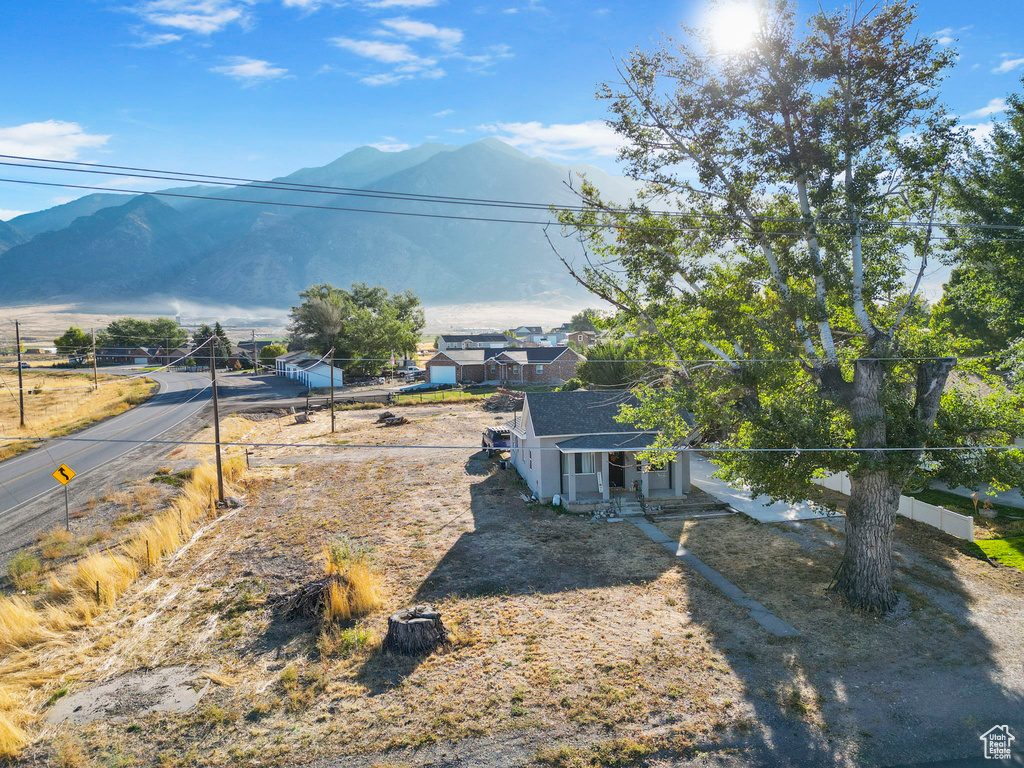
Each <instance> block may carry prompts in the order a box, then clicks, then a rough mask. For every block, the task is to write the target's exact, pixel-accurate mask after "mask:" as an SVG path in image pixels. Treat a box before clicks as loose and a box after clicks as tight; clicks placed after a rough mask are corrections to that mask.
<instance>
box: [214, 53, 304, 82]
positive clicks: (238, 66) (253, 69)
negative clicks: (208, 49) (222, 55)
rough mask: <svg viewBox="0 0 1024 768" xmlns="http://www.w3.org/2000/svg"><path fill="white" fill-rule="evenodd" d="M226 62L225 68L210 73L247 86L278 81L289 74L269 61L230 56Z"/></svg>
mask: <svg viewBox="0 0 1024 768" xmlns="http://www.w3.org/2000/svg"><path fill="white" fill-rule="evenodd" d="M226 61H227V62H228V63H227V64H225V65H224V66H222V67H211V68H210V71H211V72H216V73H218V74H221V75H227V76H228V77H233V78H235V79H236V80H239V81H241V82H244V83H245V84H246V85H255V84H256V83H262V82H265V81H267V80H277V79H279V78H282V77H285V76H286V75H287V74H288V70H287V69H284V68H283V67H275V66H273V65H272V64H271V63H270V62H269V61H263V60H262V59H250V58H249V57H248V56H228V57H227V58H226Z"/></svg>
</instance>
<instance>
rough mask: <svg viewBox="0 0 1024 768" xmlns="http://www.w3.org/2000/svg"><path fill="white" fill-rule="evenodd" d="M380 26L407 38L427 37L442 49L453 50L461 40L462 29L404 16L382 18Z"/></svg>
mask: <svg viewBox="0 0 1024 768" xmlns="http://www.w3.org/2000/svg"><path fill="white" fill-rule="evenodd" d="M381 26H383V27H385V28H387V29H388V30H390V31H392V32H395V33H397V34H399V35H402V36H403V37H405V38H406V39H408V40H420V39H424V38H425V39H428V40H434V41H436V42H437V45H438V46H439V47H440V48H441V49H442V50H448V51H450V50H454V49H455V48H457V47H458V45H459V43H461V42H462V30H461V29H455V28H453V27H437V26H435V25H433V24H428V23H427V22H425V21H416V20H415V19H410V18H408V17H406V16H399V17H398V18H395V19H384V21H382V22H381Z"/></svg>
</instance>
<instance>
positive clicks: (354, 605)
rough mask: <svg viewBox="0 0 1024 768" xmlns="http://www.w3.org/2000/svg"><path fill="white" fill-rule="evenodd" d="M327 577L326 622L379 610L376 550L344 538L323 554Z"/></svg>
mask: <svg viewBox="0 0 1024 768" xmlns="http://www.w3.org/2000/svg"><path fill="white" fill-rule="evenodd" d="M324 556H325V559H326V560H327V567H326V571H327V575H328V576H329V577H333V578H329V579H328V581H327V582H326V586H325V590H326V593H325V594H324V620H325V621H327V622H332V621H339V620H345V619H352V618H355V617H357V616H362V615H363V614H366V613H369V612H370V611H372V610H374V609H375V608H379V607H380V605H381V603H382V602H383V600H382V597H381V588H380V578H379V576H378V575H377V573H376V571H375V570H374V568H373V547H370V546H368V545H366V544H360V543H359V542H356V541H353V540H352V539H350V538H349V537H347V536H345V537H342V538H340V539H336V540H335V541H332V542H331V543H330V544H328V545H327V548H326V549H325V551H324Z"/></svg>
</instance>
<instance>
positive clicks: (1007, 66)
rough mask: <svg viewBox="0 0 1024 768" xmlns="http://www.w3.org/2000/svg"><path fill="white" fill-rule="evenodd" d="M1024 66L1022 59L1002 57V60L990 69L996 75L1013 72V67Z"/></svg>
mask: <svg viewBox="0 0 1024 768" xmlns="http://www.w3.org/2000/svg"><path fill="white" fill-rule="evenodd" d="M1020 67H1024V59H1003V62H1002V63H1001V64H1000V65H999V66H998V67H996V68H995V69H993V70H992V72H994V73H995V74H997V75H1004V74H1006V73H1007V72H1013V70H1015V69H1019V68H1020Z"/></svg>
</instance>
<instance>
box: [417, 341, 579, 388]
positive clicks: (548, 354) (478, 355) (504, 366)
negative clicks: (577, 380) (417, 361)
mask: <svg viewBox="0 0 1024 768" xmlns="http://www.w3.org/2000/svg"><path fill="white" fill-rule="evenodd" d="M581 360H583V358H582V356H580V355H579V353H577V352H576V351H575V350H573V349H570V348H569V347H528V348H524V349H507V348H506V349H449V350H446V351H444V352H438V353H437V354H436V355H434V356H433V357H432V358H430V359H429V360H428V361H427V362H426V364H425V367H426V369H427V381H429V382H430V383H432V384H484V383H487V382H493V383H496V384H545V385H551V384H564V383H565V382H566V381H568V380H569V379H571V378H573V376H575V375H576V366H577V365H579V363H580V361H581Z"/></svg>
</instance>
